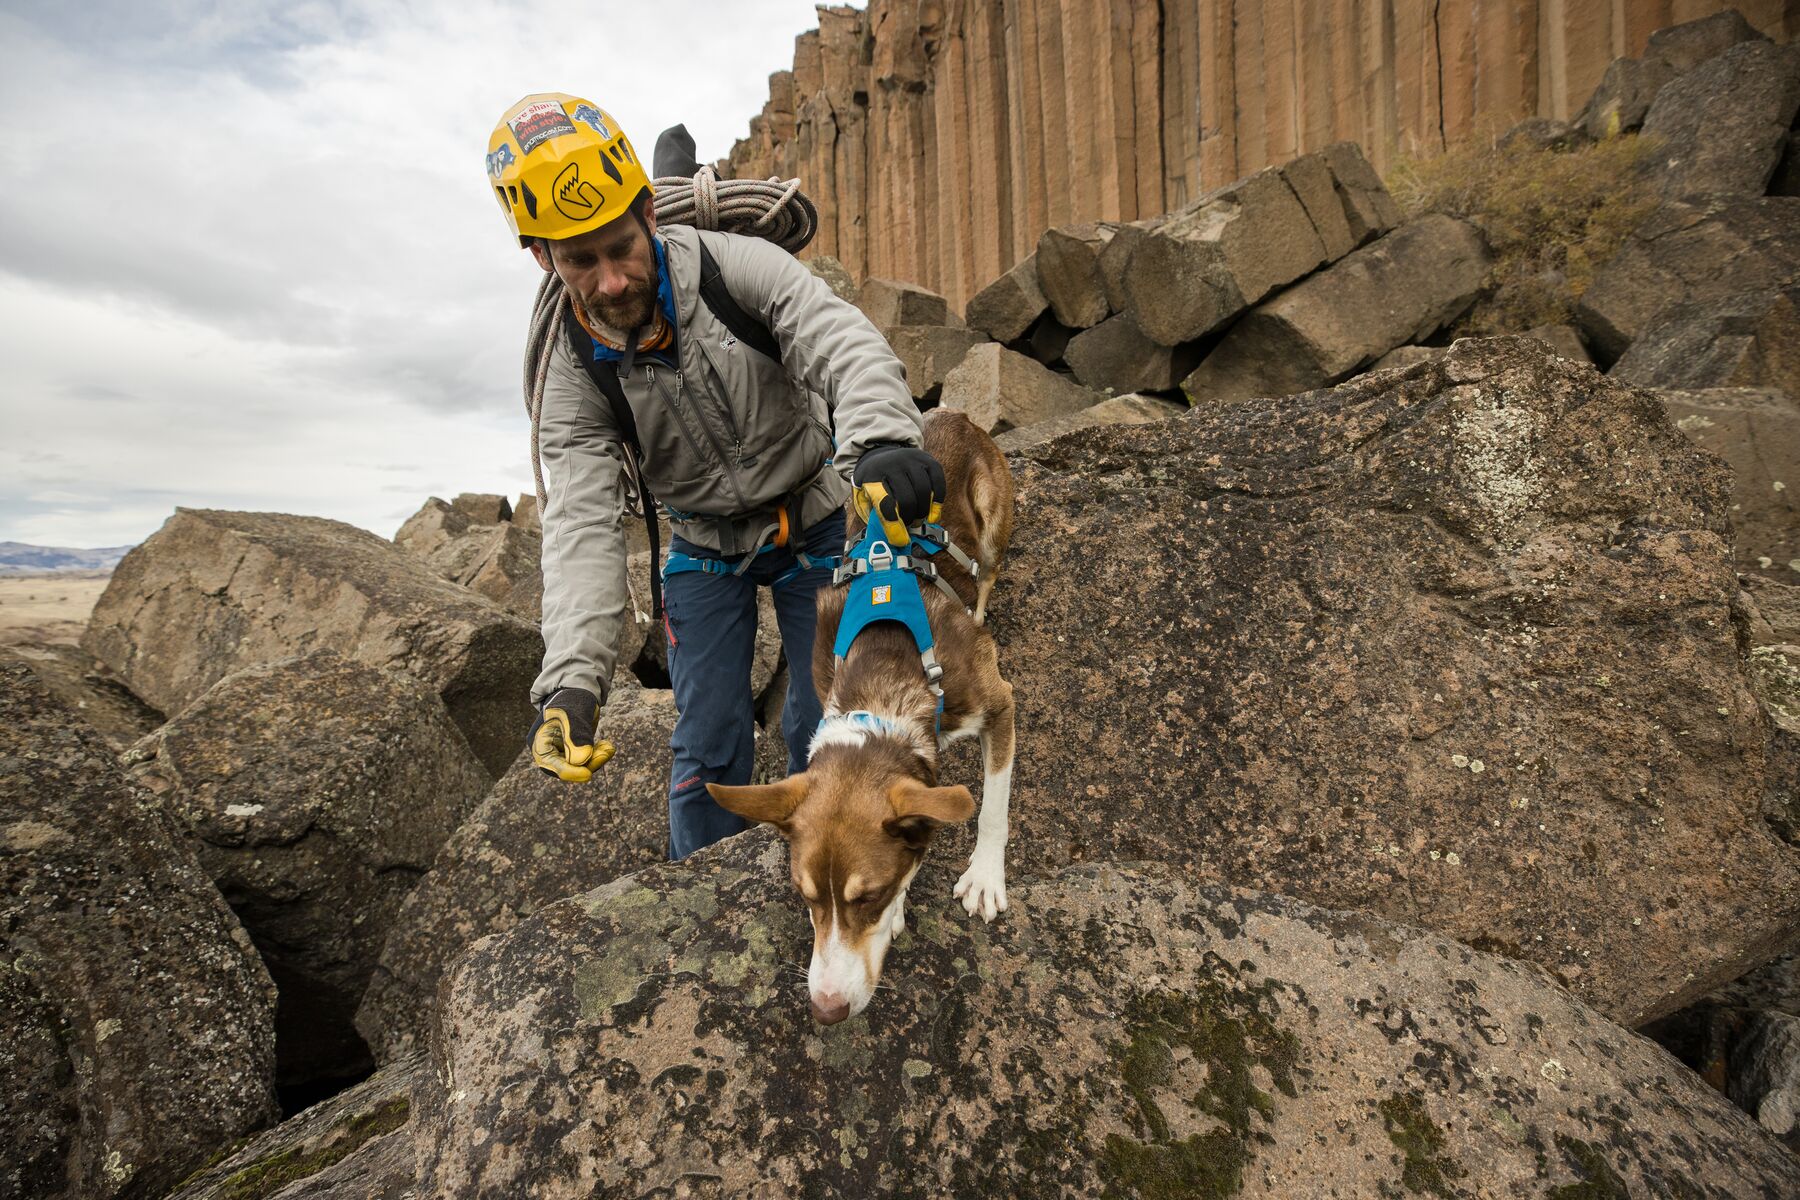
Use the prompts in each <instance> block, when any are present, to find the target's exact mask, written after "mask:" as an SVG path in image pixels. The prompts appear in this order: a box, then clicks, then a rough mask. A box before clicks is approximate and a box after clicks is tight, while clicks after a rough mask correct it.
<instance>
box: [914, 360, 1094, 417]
mask: <svg viewBox="0 0 1800 1200" xmlns="http://www.w3.org/2000/svg"><path fill="white" fill-rule="evenodd" d="M1103 399H1105V397H1104V396H1102V395H1101V394H1100V393H1099V392H1096V391H1091V390H1090V389H1088V388H1084V387H1082V386H1081V385H1080V384H1078V383H1073V382H1071V381H1070V380H1068V379H1067V378H1065V377H1064V376H1061V375H1058V374H1057V373H1056V372H1054V371H1051V370H1049V369H1048V368H1046V367H1043V366H1040V365H1039V364H1038V363H1036V362H1034V361H1032V360H1031V359H1029V358H1026V357H1025V356H1024V355H1023V354H1016V353H1014V352H1013V351H1011V350H1008V349H1007V348H1006V347H1004V346H998V345H994V344H992V343H988V344H985V345H981V346H976V347H975V348H974V349H973V350H970V351H969V353H968V356H967V357H965V358H964V359H963V361H962V363H961V364H960V365H958V366H957V368H956V369H955V370H954V371H952V372H950V374H949V376H948V377H947V378H946V379H945V380H944V395H943V399H942V400H941V401H940V403H939V407H941V408H947V409H950V410H952V411H954V412H960V413H964V414H966V415H967V416H968V418H969V420H971V421H973V422H975V424H976V425H978V426H980V427H981V428H982V429H985V430H987V431H988V432H989V433H1004V432H1005V431H1006V430H1008V429H1018V428H1023V427H1025V426H1027V425H1035V424H1037V423H1038V422H1039V421H1048V420H1050V419H1051V418H1052V417H1060V416H1063V415H1065V414H1067V413H1072V412H1078V411H1080V410H1081V409H1084V408H1088V407H1091V406H1092V405H1094V404H1096V403H1098V402H1099V401H1101V400H1103Z"/></svg>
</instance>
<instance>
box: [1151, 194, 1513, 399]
mask: <svg viewBox="0 0 1800 1200" xmlns="http://www.w3.org/2000/svg"><path fill="white" fill-rule="evenodd" d="M1492 263H1493V258H1492V256H1491V255H1490V254H1489V253H1488V249H1487V244H1486V242H1485V241H1484V240H1483V239H1482V236H1481V232H1480V231H1479V230H1478V229H1477V228H1476V227H1475V226H1474V225H1472V224H1470V223H1469V222H1467V221H1459V220H1457V219H1455V218H1454V217H1448V216H1445V215H1443V214H1441V213H1430V214H1427V215H1426V216H1423V217H1421V218H1419V219H1418V220H1416V221H1411V222H1408V223H1407V224H1405V225H1402V226H1401V227H1400V228H1399V229H1396V230H1394V231H1393V232H1392V233H1389V234H1387V235H1385V236H1384V237H1382V238H1380V239H1379V240H1377V241H1375V242H1372V243H1370V244H1369V245H1367V246H1364V247H1363V248H1362V249H1360V250H1357V251H1354V252H1353V253H1351V254H1349V255H1347V256H1346V257H1344V258H1342V259H1340V260H1338V261H1337V262H1335V263H1333V264H1332V265H1331V266H1330V267H1327V268H1326V269H1325V270H1323V271H1320V272H1318V273H1317V274H1316V275H1313V276H1311V277H1310V278H1308V279H1306V280H1304V281H1302V282H1300V283H1298V284H1296V285H1294V286H1293V287H1291V288H1288V289H1287V290H1286V291H1284V292H1282V293H1281V294H1280V295H1278V296H1276V297H1274V298H1273V299H1271V300H1268V301H1265V302H1264V303H1262V304H1260V305H1258V306H1257V307H1256V308H1254V309H1251V310H1250V311H1249V312H1248V313H1246V314H1245V315H1244V316H1243V318H1242V319H1240V320H1239V321H1238V322H1237V324H1235V325H1233V326H1232V327H1231V328H1230V329H1229V330H1228V331H1227V332H1226V334H1225V336H1224V337H1223V338H1221V339H1220V340H1219V342H1218V344H1217V345H1216V346H1214V347H1213V349H1212V351H1211V353H1210V354H1208V355H1207V357H1206V359H1205V360H1204V361H1203V362H1201V364H1200V366H1199V367H1198V368H1197V369H1196V370H1195V371H1194V372H1193V373H1192V374H1191V375H1189V376H1188V377H1187V379H1186V380H1184V381H1183V383H1182V388H1183V390H1184V391H1186V392H1187V394H1188V397H1189V399H1190V400H1192V401H1193V402H1194V403H1195V404H1205V403H1212V402H1219V401H1232V400H1244V399H1248V398H1250V397H1252V396H1285V395H1291V394H1293V393H1295V392H1302V391H1306V390H1307V389H1309V388H1316V387H1320V386H1322V385H1324V384H1328V383H1332V382H1335V381H1337V380H1340V379H1344V378H1347V377H1348V376H1350V375H1352V374H1354V373H1355V372H1357V371H1358V370H1360V369H1361V368H1362V367H1364V366H1365V365H1367V364H1370V363H1373V362H1375V361H1376V360H1377V359H1379V358H1380V357H1381V356H1382V355H1384V354H1386V353H1387V352H1388V351H1389V350H1392V349H1394V348H1395V347H1397V346H1401V345H1405V344H1407V343H1409V342H1417V341H1418V340H1419V339H1421V338H1423V337H1426V336H1428V335H1429V334H1431V333H1434V332H1436V331H1437V330H1438V329H1441V328H1442V327H1444V326H1445V325H1447V324H1449V323H1450V322H1451V321H1453V320H1455V319H1456V318H1457V317H1458V316H1459V315H1461V313H1462V312H1463V311H1464V310H1465V309H1467V308H1468V306H1469V305H1470V303H1472V302H1473V301H1474V299H1475V296H1476V294H1477V293H1478V292H1479V291H1480V290H1481V287H1482V285H1483V284H1484V283H1485V282H1486V280H1487V274H1488V269H1489V267H1490V266H1491V265H1492Z"/></svg>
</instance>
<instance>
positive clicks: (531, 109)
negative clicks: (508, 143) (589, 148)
mask: <svg viewBox="0 0 1800 1200" xmlns="http://www.w3.org/2000/svg"><path fill="white" fill-rule="evenodd" d="M507 124H508V125H510V126H512V131H513V136H514V137H516V138H518V139H519V149H520V151H522V152H523V153H525V154H530V153H531V152H532V151H533V150H536V149H537V148H538V147H539V146H541V145H543V144H544V143H545V142H547V141H549V140H550V139H551V138H553V137H561V136H563V135H564V134H566V133H574V132H575V126H574V124H572V123H571V122H570V120H569V114H568V113H566V112H564V111H563V107H562V105H560V104H554V103H552V102H550V101H548V100H540V101H539V102H538V103H536V104H527V105H526V106H525V107H524V108H522V109H520V110H519V115H518V116H516V117H514V118H513V119H512V120H510V121H508V122H507Z"/></svg>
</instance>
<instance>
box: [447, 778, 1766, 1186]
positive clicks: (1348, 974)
mask: <svg viewBox="0 0 1800 1200" xmlns="http://www.w3.org/2000/svg"><path fill="white" fill-rule="evenodd" d="M1152 802H1154V801H1152ZM785 858H786V854H785V851H784V850H783V848H782V847H781V846H780V844H779V843H778V842H777V841H776V839H775V838H774V836H773V835H772V834H770V833H768V832H766V831H761V832H756V833H752V834H747V835H745V836H742V837H738V838H733V839H731V840H729V841H727V842H725V843H723V844H722V845H720V846H717V847H714V848H712V849H711V850H709V851H706V852H704V853H703V854H702V855H700V856H697V858H696V859H695V860H690V862H689V863H688V864H684V865H682V866H678V867H660V868H657V869H656V870H653V871H646V872H643V873H642V874H639V875H635V876H631V877H629V878H627V879H622V880H618V881H616V882H614V883H612V884H609V885H607V886H606V887H603V888H600V889H597V890H596V891H593V892H590V893H588V894H586V895H584V896H576V897H570V898H568V899H565V900H562V901H560V902H558V903H556V904H554V905H551V906H549V907H547V908H545V909H543V910H541V911H540V912H538V913H537V914H536V915H535V916H534V917H532V918H531V919H530V920H529V921H527V922H525V923H523V924H522V925H520V926H519V927H517V928H515V929H513V930H512V931H510V932H508V933H506V934H504V935H502V936H500V937H498V938H493V939H489V940H487V941H484V942H481V943H479V944H478V945H476V946H475V947H473V948H472V949H471V950H470V952H469V954H468V955H467V956H466V957H464V958H463V959H462V960H461V961H459V962H458V963H457V964H456V966H455V967H454V968H453V970H452V971H451V973H450V976H449V978H448V980H447V981H446V984H445V986H444V988H443V990H442V993H441V995H442V1006H441V1008H440V1009H439V1012H438V1019H437V1023H436V1040H435V1042H434V1055H435V1057H436V1062H437V1066H438V1070H437V1071H436V1072H435V1073H433V1074H430V1075H427V1076H424V1077H423V1078H422V1080H421V1083H420V1085H419V1087H418V1089H417V1091H416V1092H415V1094H414V1116H413V1123H414V1126H415V1129H416V1131H417V1132H416V1136H417V1137H418V1139H419V1142H418V1144H419V1163H420V1167H421V1176H420V1180H419V1188H420V1191H421V1193H422V1194H425V1195H430V1196H436V1197H444V1198H446V1200H449V1198H456V1197H473V1196H477V1195H481V1196H489V1195H491V1196H501V1195H529V1196H534V1197H541V1198H543V1200H561V1198H564V1197H586V1196H590V1195H596V1194H598V1195H621V1196H623V1195H631V1196H639V1195H677V1194H683V1192H684V1191H685V1190H686V1189H688V1188H690V1187H692V1186H693V1185H694V1183H695V1182H696V1181H697V1180H701V1179H704V1180H705V1187H706V1189H707V1190H709V1191H712V1192H714V1193H716V1194H718V1195H722V1196H724V1195H731V1196H777V1195H791V1194H794V1191H795V1189H796V1181H801V1180H803V1181H805V1182H804V1188H805V1190H806V1191H808V1192H809V1193H816V1194H818V1195H821V1196H877V1195H920V1196H927V1195H929V1196H940V1195H942V1196H948V1195H957V1196H1046V1195H1057V1196H1115V1195H1116V1196H1148V1195H1180V1196H1208V1195H1221V1196H1222V1195H1241V1196H1244V1197H1246V1198H1251V1197H1275V1196H1279V1197H1294V1198H1299V1200H1310V1198H1323V1197H1327V1196H1339V1197H1342V1196H1375V1195H1402V1194H1410V1193H1411V1192H1426V1191H1435V1192H1437V1193H1438V1194H1441V1195H1450V1194H1456V1193H1461V1192H1463V1191H1464V1190H1465V1189H1466V1190H1467V1194H1470V1195H1474V1194H1476V1189H1479V1192H1480V1194H1482V1195H1487V1196H1516V1197H1537V1196H1544V1195H1552V1194H1559V1193H1562V1194H1568V1195H1574V1194H1576V1193H1577V1192H1579V1193H1580V1194H1583V1195H1586V1194H1594V1195H1615V1196H1622V1195H1626V1194H1630V1195H1646V1196H1649V1195H1674V1194H1679V1193H1678V1191H1677V1189H1679V1188H1681V1187H1682V1186H1683V1185H1684V1184H1686V1185H1689V1187H1690V1190H1691V1192H1692V1194H1696V1195H1698V1194H1702V1192H1701V1189H1705V1194H1710V1195H1714V1196H1719V1197H1727V1196H1731V1197H1735V1196H1745V1195H1767V1196H1775V1195H1782V1194H1792V1193H1793V1192H1794V1190H1795V1189H1797V1188H1800V1161H1796V1160H1795V1158H1794V1157H1793V1156H1792V1155H1790V1154H1789V1153H1788V1152H1787V1151H1786V1150H1785V1149H1784V1148H1783V1147H1782V1146H1781V1145H1780V1144H1779V1143H1778V1142H1776V1141H1775V1140H1774V1139H1773V1138H1771V1137H1769V1136H1768V1135H1767V1134H1766V1133H1764V1132H1763V1131H1762V1130H1761V1129H1759V1128H1757V1126H1756V1124H1755V1123H1754V1122H1753V1121H1752V1120H1751V1119H1750V1118H1749V1117H1747V1116H1746V1115H1745V1114H1744V1113H1742V1112H1740V1111H1739V1110H1737V1109H1736V1108H1734V1107H1732V1106H1731V1105H1730V1104H1729V1103H1728V1102H1727V1101H1726V1100H1725V1098H1724V1097H1722V1096H1720V1095H1718V1094H1717V1093H1716V1092H1713V1091H1712V1090H1711V1089H1709V1088H1707V1087H1706V1086H1705V1085H1704V1084H1703V1083H1701V1082H1700V1081H1699V1080H1698V1079H1695V1078H1694V1077H1693V1076H1691V1075H1689V1074H1688V1073H1687V1072H1685V1071H1683V1070H1682V1069H1681V1068H1680V1067H1679V1066H1678V1064H1676V1063H1675V1062H1674V1061H1673V1060H1671V1059H1670V1058H1669V1057H1668V1056H1667V1055H1666V1054H1664V1053H1663V1052H1662V1051H1661V1050H1660V1049H1658V1048H1657V1047H1655V1046H1654V1045H1652V1044H1651V1043H1649V1042H1647V1041H1644V1040H1643V1039H1640V1038H1635V1037H1633V1036H1631V1035H1630V1034H1629V1033H1628V1032H1626V1031H1625V1030H1623V1029H1620V1028H1618V1027H1617V1026H1614V1025H1612V1024H1610V1023H1609V1022H1608V1021H1606V1020H1605V1019H1604V1018H1603V1017H1601V1016H1600V1015H1599V1014H1598V1013H1596V1012H1594V1011H1593V1010H1592V1009H1590V1008H1588V1007H1587V1006H1585V1005H1583V1004H1581V1003H1579V1002H1578V1001H1576V1000H1574V999H1572V998H1571V997H1570V996H1569V995H1568V994H1567V993H1566V992H1564V991H1563V990H1562V989H1560V988H1558V987H1556V986H1555V985H1554V984H1553V983H1551V982H1550V981H1549V980H1548V979H1546V978H1545V977H1544V976H1543V975H1542V974H1541V973H1540V972H1537V971H1535V970H1532V969H1530V968H1528V967H1523V966H1521V965H1519V964H1517V963H1512V962H1507V961H1505V960H1504V959H1501V958H1499V957H1496V956H1491V955H1487V954H1482V953H1478V952H1476V951H1473V950H1471V949H1469V948H1468V947H1465V946H1460V945H1457V944H1456V943H1454V942H1451V941H1449V940H1447V939H1445V938H1442V937H1438V936H1434V935H1431V934H1426V933H1422V932H1420V931H1417V930H1413V929H1407V928H1404V927H1402V926H1397V925H1391V924H1388V923H1387V922H1384V921H1381V920H1377V919H1375V918H1371V917H1367V916H1363V915H1352V914H1345V913H1335V912H1329V911H1325V910H1321V909H1317V908H1312V907H1310V906H1308V905H1306V904H1303V903H1300V902H1297V901H1294V900H1289V899H1286V898H1283V897H1279V896H1272V895H1268V894H1263V893H1256V892H1250V891H1233V890H1230V889H1227V888H1225V887H1223V886H1220V885H1217V884H1212V883H1206V882H1202V881H1199V880H1196V879H1194V878H1193V877H1192V875H1191V874H1190V873H1189V872H1187V871H1184V870H1182V869H1180V868H1174V867H1169V866H1159V865H1154V864H1146V865H1140V866H1134V867H1131V868H1121V867H1115V866H1111V865H1107V864H1086V865H1081V866H1075V867H1071V868H1068V869H1066V870H1063V871H1060V872H1058V873H1056V874H1054V875H1051V876H1049V877H1047V878H1043V879H1038V880H1035V881H1020V882H1019V883H1018V884H1017V885H1016V886H1015V888H1013V889H1009V891H1010V892H1011V895H1012V897H1013V904H1012V908H1011V910H1010V911H1009V912H1008V913H1007V914H1006V915H1005V916H1004V917H1003V918H1001V919H1000V920H999V921H998V922H996V923H995V924H994V925H993V926H991V927H990V926H985V925H982V924H981V923H979V922H970V921H969V920H967V919H966V918H965V917H964V916H963V915H962V913H961V912H960V910H959V909H957V908H955V907H954V906H953V904H952V902H951V900H950V897H949V891H950V887H951V881H952V880H953V879H954V878H955V869H956V868H955V865H953V864H951V863H949V862H947V861H941V860H938V859H936V858H935V857H934V858H932V859H928V862H927V865H926V867H925V869H924V871H923V872H922V873H921V874H920V876H919V879H918V881H917V883H916V884H915V886H914V888H913V892H912V894H913V896H914V897H915V899H914V901H913V904H912V905H911V906H910V910H911V911H910V912H909V914H908V915H909V917H910V918H911V920H910V924H909V931H908V932H907V933H906V934H905V935H903V936H902V937H901V939H899V945H898V947H897V949H896V950H895V952H894V954H893V955H892V956H891V957H890V958H889V960H888V967H887V978H888V981H889V982H890V983H892V985H893V987H894V990H893V991H891V992H890V991H883V992H882V993H881V994H880V997H879V998H878V999H877V1000H876V1002H875V1003H874V1005H872V1006H871V1007H870V1009H869V1010H868V1011H867V1012H866V1013H865V1014H861V1015H859V1016H857V1017H853V1018H851V1019H850V1020H848V1021H846V1022H844V1023H843V1024H841V1025H837V1026H832V1027H830V1028H825V1029H821V1028H818V1027H816V1026H814V1025H813V1024H812V1021H811V1018H810V1017H809V1016H808V1014H807V1011H806V1005H805V1002H804V996H803V993H802V992H801V991H800V990H799V982H798V981H797V980H795V979H793V978H792V977H791V975H784V973H783V972H784V968H785V967H786V966H787V965H789V964H791V962H792V960H793V959H794V957H795V956H796V955H800V954H804V952H805V947H806V946H807V945H808V943H809V941H810V937H811V935H810V931H809V929H808V927H807V922H806V919H805V917H804V916H803V915H802V912H803V909H802V906H801V904H800V903H799V902H798V900H797V897H795V896H794V894H793V889H792V886H791V884H790V883H789V880H788V873H787V868H786V865H785V861H784V860H785ZM847 1097H853V1098H854V1099H846V1098H847ZM1696 1181H1697V1182H1698V1186H1693V1184H1694V1183H1695V1182H1696ZM1452 1188H1454V1189H1456V1193H1453V1192H1452V1190H1451V1189H1452ZM1403 1189H1405V1190H1404V1191H1403Z"/></svg>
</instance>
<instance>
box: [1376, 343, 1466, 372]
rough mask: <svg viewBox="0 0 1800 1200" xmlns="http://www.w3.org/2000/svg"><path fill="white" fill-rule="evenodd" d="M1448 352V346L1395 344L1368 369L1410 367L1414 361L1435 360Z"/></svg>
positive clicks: (1387, 369)
mask: <svg viewBox="0 0 1800 1200" xmlns="http://www.w3.org/2000/svg"><path fill="white" fill-rule="evenodd" d="M1448 353H1450V348H1449V347H1448V346H1395V347H1394V348H1393V349H1392V350H1389V351H1388V352H1387V353H1386V354H1384V355H1382V356H1381V357H1380V358H1378V359H1376V360H1375V362H1374V364H1373V365H1371V366H1370V367H1369V370H1371V371H1391V370H1393V369H1395V368H1396V367H1410V366H1412V365H1414V364H1415V363H1422V362H1436V361H1437V360H1438V359H1440V358H1442V357H1444V355H1446V354H1448Z"/></svg>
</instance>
